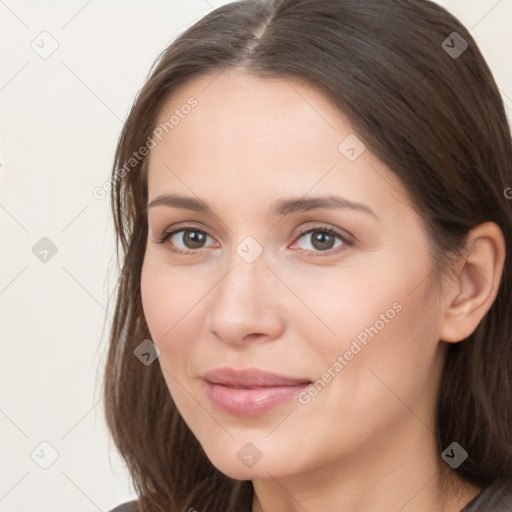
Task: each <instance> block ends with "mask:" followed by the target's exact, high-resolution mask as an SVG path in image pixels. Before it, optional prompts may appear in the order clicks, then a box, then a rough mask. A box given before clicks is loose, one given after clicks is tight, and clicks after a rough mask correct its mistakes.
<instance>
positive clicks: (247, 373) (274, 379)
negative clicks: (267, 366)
mask: <svg viewBox="0 0 512 512" xmlns="http://www.w3.org/2000/svg"><path fill="white" fill-rule="evenodd" d="M203 379H204V380H206V381H208V382H210V383H212V384H222V385H223V386H232V387H233V386H241V387H263V388H271V387H277V386H297V385H299V384H309V383H310V382H311V381H309V380H307V379H301V378H293V377H285V376H283V375H278V374H276V373H271V372H266V371H263V370H258V369H255V368H249V369H246V370H235V369H233V368H217V369H215V370H212V371H209V372H207V373H205V374H204V375H203Z"/></svg>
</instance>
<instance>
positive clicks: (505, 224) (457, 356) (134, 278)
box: [105, 0, 512, 512]
mask: <svg viewBox="0 0 512 512" xmlns="http://www.w3.org/2000/svg"><path fill="white" fill-rule="evenodd" d="M112 185H113V186H112V205H113V214H114V220H115V226H116V232H117V236H118V243H119V245H120V246H121V251H122V255H123V266H122V272H121V276H120V282H119V293H118V297H117V305H116V312H115V318H114V324H113V327H112V332H111V340H110V343H111V344H110V351H109V357H108V362H107V369H106V374H105V392H106V397H105V405H106V415H107V421H108V426H109V428H110V430H111V433H112V435H113V438H114V440H115V442H116V445H117V447H118V449H119V450H120V453H121V454H122V456H123V457H124V459H125V460H126V463H127V465H128V468H129V470H130V472H131V475H132V477H133V480H134V482H135V485H136V489H137V492H138V495H139V500H137V502H131V503H129V504H125V505H124V506H121V507H119V508H117V509H116V511H129V510H144V511H157V510H158V511H171V510H172V511H180V512H181V511H183V512H185V511H188V512H192V511H199V512H202V511H208V512H225V511H237V512H238V511H251V512H269V511H271V512H282V511H304V510H307V511H308V512H315V511H319V510H322V511H324V512H326V511H327V512H331V511H333V512H334V511H336V512H338V511H340V510H343V511H350V512H361V511H364V512H376V511H383V510H385V511H398V510H400V511H402V512H407V511H415V512H427V511H436V512H440V511H442V512H459V511H464V512H470V511H471V512H474V511H483V510H492V511H494V512H496V511H505V510H512V508H511V506H512V505H511V503H512V494H511V493H512V491H511V487H510V485H511V482H512V440H511V425H512V403H511V399H510V397H511V394H512V393H511V386H512V366H511V365H512V343H511V337H510V332H509V318H510V314H511V307H510V306H511V300H512V296H511V293H512V282H511V270H512V267H511V254H512V246H511V244H512V215H511V210H510V208H511V207H510V203H509V202H508V200H507V196H508V194H507V189H508V190H510V189H509V187H510V186H512V144H511V137H510V131H509V126H508V123H507V118H506V115H505V112H504V107H503V103H502V100H501V97H500V94H499V91H498V88H497V86H496V84H495V82H494V80H493V77H492V74H491V72H490V70H489V68H488V66H487V65H486V63H485V61H484V59H483V57H482V55H481V53H480V52H479V50H478V47H477V45H476V43H475V41H474V40H473V38H472V37H471V35H470V34H469V33H468V31H467V30H466V29H465V28H464V26H462V25H461V23H460V22H459V21H458V20H457V19H455V18H454V17H453V16H451V15H450V14H449V13H448V12H447V11H446V10H444V9H443V8H441V7H439V6H438V5H436V4H434V3H431V2H429V1H425V0H357V1H355V0H275V1H269V2H263V1H258V0H248V1H242V2H235V3H232V4H228V5H225V6H223V7H221V8H219V9H216V10H215V11H213V12H211V13H210V14H208V15H207V16H205V17H204V18H203V19H202V20H200V21H198V22H197V23H196V24H195V25H194V26H193V27H191V28H190V29H188V30H187V31H186V32H185V33H184V34H182V35H181V36H180V37H179V38H178V39H177V40H176V41H175V42H173V44H171V46H170V47H169V48H168V49H166V50H165V52H163V54H162V55H161V56H160V58H159V60H158V62H157V64H156V67H155V68H154V69H153V70H152V73H151V76H150V77H149V79H148V81H147V83H146V84H145V86H144V87H143V88H142V90H141V92H140V94H139V95H138V97H137V99H136V101H135V104H134V106H133V108H132V110H131V113H130V115H129V117H128V120H127V122H126V124H125V126H124V129H123V132H122V134H121V138H120V140H119V144H118V148H117V153H116V161H115V166H114V173H113V176H112ZM118 249H119V246H118Z"/></svg>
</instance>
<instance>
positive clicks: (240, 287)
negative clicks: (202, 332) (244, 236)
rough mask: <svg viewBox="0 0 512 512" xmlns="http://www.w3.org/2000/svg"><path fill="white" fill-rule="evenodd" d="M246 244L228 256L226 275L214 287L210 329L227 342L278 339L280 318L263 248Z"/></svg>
mask: <svg viewBox="0 0 512 512" xmlns="http://www.w3.org/2000/svg"><path fill="white" fill-rule="evenodd" d="M256 244H257V242H256V241H255V240H254V239H253V240H243V241H242V242H241V243H240V244H238V246H236V247H235V248H234V250H233V252H232V253H231V254H230V255H229V259H228V261H227V265H226V268H227V270H226V273H225V274H224V276H223V277H222V278H221V280H220V281H219V282H218V283H217V285H216V286H215V292H214V296H213V298H212V300H211V301H210V306H209V307H210V311H209V313H208V321H207V324H208V325H207V327H208V329H209V330H210V331H211V332H213V333H215V334H216V335H217V336H218V337H219V338H221V339H223V340H224V341H226V342H231V343H236V342H239V341H242V340H243V339H244V338H245V337H246V336H247V335H249V334H259V335H265V336H268V337H275V336H278V331H279V330H280V328H281V327H282V321H283V319H281V318H279V313H278V309H277V308H276V307H273V306H275V294H273V293H272V288H273V285H272V278H273V275H272V273H271V272H270V271H269V269H268V268H267V260H266V258H265V255H264V253H263V250H262V249H263V248H262V247H261V246H259V244H258V246H259V248H258V246H256Z"/></svg>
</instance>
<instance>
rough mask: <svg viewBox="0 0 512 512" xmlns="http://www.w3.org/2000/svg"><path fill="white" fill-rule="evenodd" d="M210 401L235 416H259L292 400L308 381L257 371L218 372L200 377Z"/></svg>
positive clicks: (220, 370) (222, 370) (218, 370)
mask: <svg viewBox="0 0 512 512" xmlns="http://www.w3.org/2000/svg"><path fill="white" fill-rule="evenodd" d="M203 380H204V381H205V383H206V392H207V394H208V397H209V398H210V400H211V401H212V402H213V403H214V404H215V405H216V406H217V407H218V408H219V409H220V410H221V411H223V412H226V413H228V414H231V415H235V416H243V417H251V416H258V415H260V414H263V413H265V412H267V411H270V410H271V409H273V408H274V407H276V406H278V405H280V404H282V403H284V402H286V401H288V400H290V399H292V398H294V397H295V396H296V395H297V394H298V393H300V392H301V391H302V390H303V389H305V388H306V387H307V386H308V385H309V384H311V381H309V380H307V379H302V378H293V377H285V376H282V375H278V374H276V373H271V372H266V371H263V370H257V369H253V368H251V369H247V370H234V369H232V368H218V369H216V370H213V371H210V372H207V373H205V374H204V375H203Z"/></svg>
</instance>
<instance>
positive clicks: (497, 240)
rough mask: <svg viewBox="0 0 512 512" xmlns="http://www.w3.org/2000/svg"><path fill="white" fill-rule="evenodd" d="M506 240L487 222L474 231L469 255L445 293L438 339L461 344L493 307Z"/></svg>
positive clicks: (459, 264) (471, 236) (469, 246)
mask: <svg viewBox="0 0 512 512" xmlns="http://www.w3.org/2000/svg"><path fill="white" fill-rule="evenodd" d="M504 263H505V239H504V237H503V233H502V231H501V229H500V228H499V226H498V225H497V224H496V223H494V222H485V223H483V224H480V225H478V226H476V227H475V228H473V229H472V230H471V231H470V232H469V234H468V239H467V243H466V256H465V257H464V258H463V259H462V261H460V262H459V263H457V266H456V271H455V274H454V276H453V278H452V280H451V281H450V283H449V285H447V286H446V288H445V290H444V297H445V300H446V303H445V304H446V308H445V314H444V318H443V321H442V323H441V326H440V332H439V339H441V340H443V341H448V342H457V341H461V340H463V339H465V338H467V337H468V336H470V335H471V334H472V333H473V332H474V330H475V329H476V328H477V326H478V324H479V323H480V320H482V318H483V317H484V316H485V314H486V313H487V311H489V309H490V308H491V306H492V303H493V302H494V300H495V298H496V295H497V294H498V288H499V286H500V282H501V276H502V274H503V266H504Z"/></svg>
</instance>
